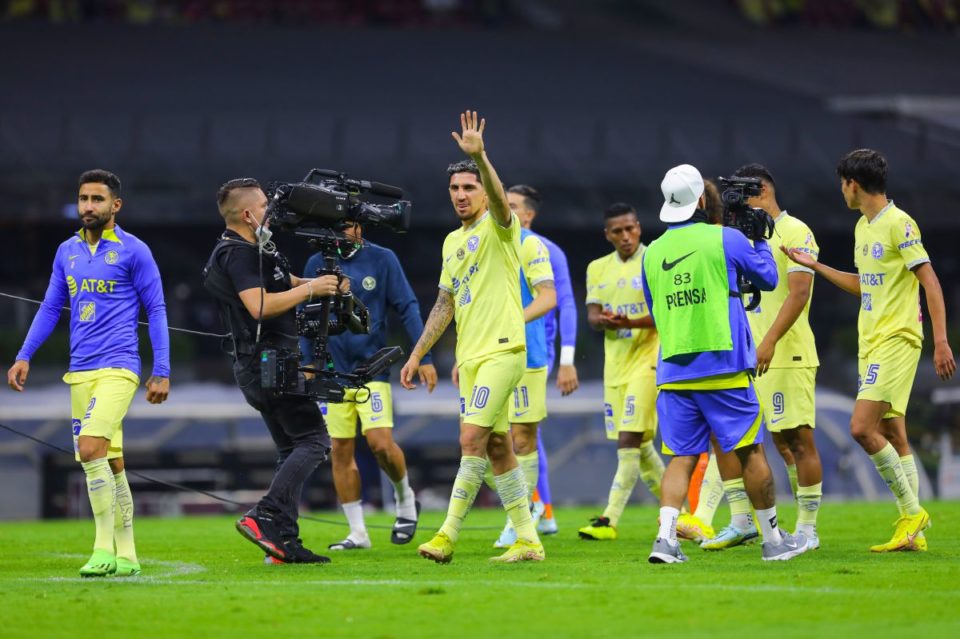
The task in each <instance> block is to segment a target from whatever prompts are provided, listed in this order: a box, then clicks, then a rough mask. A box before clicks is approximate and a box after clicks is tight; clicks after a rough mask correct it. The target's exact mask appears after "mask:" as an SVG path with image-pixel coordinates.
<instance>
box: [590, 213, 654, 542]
mask: <svg viewBox="0 0 960 639" xmlns="http://www.w3.org/2000/svg"><path fill="white" fill-rule="evenodd" d="M604 218H605V226H604V234H605V236H606V238H607V241H609V242H610V243H611V244H613V246H614V248H615V249H616V250H615V251H613V252H612V253H610V254H609V255H606V256H604V257H601V258H600V259H597V260H594V261H593V262H591V263H590V264H589V266H587V321H588V322H589V323H590V327H591V328H593V329H594V330H598V331H603V356H604V362H603V410H604V418H603V419H604V427H605V428H606V431H607V439H611V440H616V442H617V472H616V474H615V475H614V478H613V483H612V485H611V486H610V494H609V497H608V499H607V507H606V509H605V510H604V511H603V514H602V515H601V516H600V517H595V518H594V519H593V520H592V521H591V523H590V525H589V526H585V527H583V528H581V529H580V530H579V534H580V538H581V539H590V540H610V539H616V538H617V523H618V521H619V519H620V516H621V515H622V514H623V509H624V508H625V507H626V505H627V501H628V500H629V499H630V494H631V493H632V492H633V487H634V486H635V485H636V483H637V480H638V479H640V478H642V479H643V481H644V483H645V484H646V485H647V487H648V488H649V489H650V492H652V493H653V494H654V495H656V497H657V498H658V499H659V497H660V481H661V479H662V477H663V469H664V466H663V460H661V459H660V455H659V454H658V453H657V451H656V450H655V449H654V447H653V438H654V437H655V436H656V434H657V407H656V402H657V384H656V372H657V352H658V350H659V348H660V340H659V339H658V337H657V331H656V329H655V328H653V319H652V318H651V317H650V309H648V308H647V304H646V302H645V301H644V299H643V290H642V288H643V284H642V282H641V279H640V272H641V270H642V265H643V252H644V250H645V249H646V247H645V246H644V245H643V244H641V243H640V234H641V228H640V221H639V220H638V219H637V212H636V210H635V209H634V208H633V207H632V206H630V205H629V204H625V203H622V202H618V203H615V204H612V205H610V206H609V207H608V208H607V210H606V211H605V212H604Z"/></svg>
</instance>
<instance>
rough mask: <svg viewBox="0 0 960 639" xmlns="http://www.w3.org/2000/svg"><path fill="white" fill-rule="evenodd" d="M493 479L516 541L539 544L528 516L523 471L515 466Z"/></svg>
mask: <svg viewBox="0 0 960 639" xmlns="http://www.w3.org/2000/svg"><path fill="white" fill-rule="evenodd" d="M494 479H495V480H496V482H497V494H498V495H500V501H501V502H502V503H503V509H504V510H506V511H507V516H508V517H509V518H510V521H511V523H513V527H514V528H515V529H516V531H517V539H523V540H524V541H528V542H530V543H533V544H539V543H540V537H538V536H537V529H536V527H535V526H534V525H533V517H532V516H531V515H530V494H529V492H528V491H527V484H526V481H524V479H523V471H522V470H520V467H519V466H517V467H516V468H514V469H513V470H508V471H507V472H505V473H504V474H502V475H495V476H494Z"/></svg>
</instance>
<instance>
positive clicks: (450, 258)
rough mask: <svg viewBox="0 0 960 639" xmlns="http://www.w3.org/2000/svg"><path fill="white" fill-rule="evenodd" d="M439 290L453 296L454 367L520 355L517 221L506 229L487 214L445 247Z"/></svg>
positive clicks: (452, 235) (521, 328)
mask: <svg viewBox="0 0 960 639" xmlns="http://www.w3.org/2000/svg"><path fill="white" fill-rule="evenodd" d="M440 288H442V289H443V290H445V291H447V292H449V293H450V294H451V295H452V296H453V308H454V316H453V317H454V321H456V323H457V362H458V363H461V364H462V363H463V362H465V361H468V360H471V359H474V358H477V357H483V356H486V355H490V354H492V353H497V352H500V351H514V350H523V349H524V348H525V345H526V340H525V335H524V322H523V306H522V305H521V303H520V220H519V219H517V216H516V215H513V220H512V221H511V223H510V226H509V227H508V228H504V227H502V226H500V224H499V223H497V221H496V219H495V218H494V217H493V216H492V215H491V214H490V212H489V211H488V212H486V213H484V214H483V215H482V216H481V217H480V219H478V220H477V221H476V222H474V223H473V224H471V225H470V226H468V227H466V228H464V227H461V228H459V229H457V230H456V231H453V232H451V233H450V234H449V235H447V238H446V239H445V240H444V241H443V265H442V268H441V271H440Z"/></svg>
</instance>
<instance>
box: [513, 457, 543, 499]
mask: <svg viewBox="0 0 960 639" xmlns="http://www.w3.org/2000/svg"><path fill="white" fill-rule="evenodd" d="M517 463H519V464H520V471H521V472H522V473H523V480H524V481H525V482H526V484H527V494H528V495H529V496H530V497H531V498H532V497H533V493H534V491H536V490H537V478H538V477H539V476H540V453H538V452H537V451H536V449H534V451H533V452H532V453H530V454H528V455H517Z"/></svg>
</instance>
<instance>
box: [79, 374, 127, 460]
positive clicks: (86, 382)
mask: <svg viewBox="0 0 960 639" xmlns="http://www.w3.org/2000/svg"><path fill="white" fill-rule="evenodd" d="M63 381H65V382H66V383H67V384H69V385H70V414H71V417H72V418H73V423H72V428H73V451H74V455H75V457H76V460H77V461H80V453H79V448H78V445H77V438H78V437H80V436H81V435H83V436H84V437H103V438H104V439H109V440H110V446H109V447H108V448H107V459H117V458H118V457H123V418H124V416H125V415H126V414H127V409H129V408H130V402H132V401H133V396H134V395H135V394H136V392H137V386H139V385H140V378H139V377H137V375H136V374H135V373H134V372H133V371H128V370H127V369H125V368H100V369H97V370H93V371H77V372H72V373H67V374H66V375H64V376H63Z"/></svg>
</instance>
